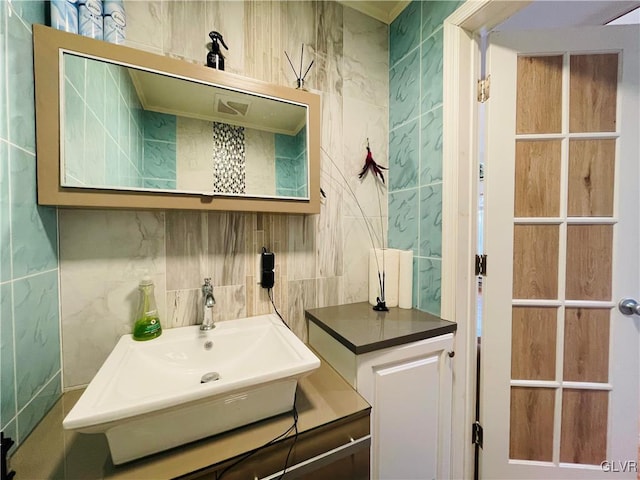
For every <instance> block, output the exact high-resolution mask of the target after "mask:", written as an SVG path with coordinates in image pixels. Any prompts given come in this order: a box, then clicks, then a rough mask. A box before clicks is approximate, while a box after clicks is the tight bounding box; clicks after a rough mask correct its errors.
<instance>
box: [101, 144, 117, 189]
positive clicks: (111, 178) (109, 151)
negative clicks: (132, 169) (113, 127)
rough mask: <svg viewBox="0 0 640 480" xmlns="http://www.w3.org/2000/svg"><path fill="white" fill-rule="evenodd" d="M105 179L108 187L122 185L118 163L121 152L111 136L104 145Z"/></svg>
mask: <svg viewBox="0 0 640 480" xmlns="http://www.w3.org/2000/svg"><path fill="white" fill-rule="evenodd" d="M104 155H105V157H104V179H105V183H106V184H107V185H111V186H118V185H120V175H119V174H118V163H119V162H120V150H119V149H118V145H116V142H115V141H114V140H113V138H111V137H110V136H109V135H107V136H106V138H105V145H104Z"/></svg>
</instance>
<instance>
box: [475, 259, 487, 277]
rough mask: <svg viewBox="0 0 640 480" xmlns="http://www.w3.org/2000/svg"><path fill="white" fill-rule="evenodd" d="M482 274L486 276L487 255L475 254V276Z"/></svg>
mask: <svg viewBox="0 0 640 480" xmlns="http://www.w3.org/2000/svg"><path fill="white" fill-rule="evenodd" d="M478 275H482V276H483V277H486V276H487V256H486V255H476V276H478Z"/></svg>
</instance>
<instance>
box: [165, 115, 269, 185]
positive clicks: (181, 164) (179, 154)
mask: <svg viewBox="0 0 640 480" xmlns="http://www.w3.org/2000/svg"><path fill="white" fill-rule="evenodd" d="M247 131H248V129H245V139H247ZM252 131H255V130H252ZM212 132H213V129H212V127H211V122H206V121H203V120H197V119H192V118H186V117H177V124H176V182H177V187H178V189H181V190H192V191H193V190H195V191H200V192H203V191H205V192H210V191H212V189H213V161H212V158H213V140H212V135H213V133H212ZM267 136H270V137H271V138H273V134H267ZM247 146H248V145H247ZM245 148H246V146H245ZM272 150H273V149H272ZM260 152H261V150H260ZM247 160H249V153H248V151H247ZM271 163H273V155H272V159H271ZM248 171H249V169H248V168H247V172H248ZM271 187H272V188H273V183H272V184H271Z"/></svg>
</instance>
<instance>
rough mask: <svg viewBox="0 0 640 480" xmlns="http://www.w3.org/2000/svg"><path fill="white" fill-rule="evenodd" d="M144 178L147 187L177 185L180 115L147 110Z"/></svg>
mask: <svg viewBox="0 0 640 480" xmlns="http://www.w3.org/2000/svg"><path fill="white" fill-rule="evenodd" d="M142 126H143V142H144V144H143V152H144V154H143V167H142V178H143V182H144V186H145V187H146V188H162V189H167V188H168V189H171V190H175V188H176V149H177V146H176V143H177V138H176V135H177V117H176V116H175V115H168V114H166V113H158V112H150V111H146V110H145V111H144V112H143V114H142Z"/></svg>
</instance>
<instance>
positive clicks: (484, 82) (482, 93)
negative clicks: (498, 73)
mask: <svg viewBox="0 0 640 480" xmlns="http://www.w3.org/2000/svg"><path fill="white" fill-rule="evenodd" d="M490 86H491V76H490V75H488V76H487V78H484V79H480V80H478V102H480V103H484V102H486V101H487V100H489V87H490Z"/></svg>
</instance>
